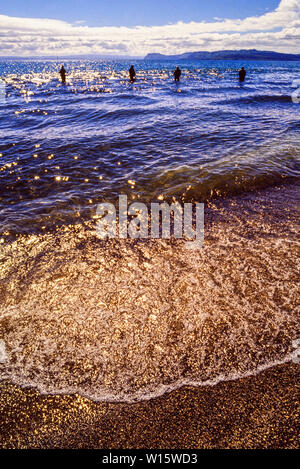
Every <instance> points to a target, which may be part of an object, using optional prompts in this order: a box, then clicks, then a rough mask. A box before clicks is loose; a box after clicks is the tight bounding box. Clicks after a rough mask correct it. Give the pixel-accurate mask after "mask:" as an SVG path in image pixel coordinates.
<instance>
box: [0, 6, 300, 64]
mask: <svg viewBox="0 0 300 469" xmlns="http://www.w3.org/2000/svg"><path fill="white" fill-rule="evenodd" d="M254 48H255V49H263V50H274V51H278V52H287V53H300V0H281V1H280V3H279V5H278V7H277V8H276V10H275V11H272V12H269V13H266V14H264V15H262V16H257V17H256V16H255V17H249V18H246V19H243V20H241V19H235V20H231V19H223V20H219V19H216V20H214V22H190V23H183V22H178V23H176V24H171V25H165V26H136V27H134V28H128V27H89V26H85V25H84V23H83V22H81V21H77V22H76V23H75V24H74V25H72V24H70V23H67V22H65V21H60V20H54V19H39V18H16V17H9V16H5V15H0V56H25V57H26V56H45V55H50V56H63V55H82V54H83V55H85V54H101V55H133V56H144V55H146V54H147V53H149V52H159V53H162V54H179V53H183V52H192V51H196V50H197V51H201V50H207V51H214V50H220V49H254Z"/></svg>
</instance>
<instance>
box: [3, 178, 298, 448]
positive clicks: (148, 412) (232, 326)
mask: <svg viewBox="0 0 300 469" xmlns="http://www.w3.org/2000/svg"><path fill="white" fill-rule="evenodd" d="M298 187H299V186H298V185H293V186H287V187H284V188H283V187H277V188H274V189H271V190H266V191H259V192H257V193H256V194H248V195H246V196H244V197H243V199H242V200H241V199H239V198H238V197H236V198H231V199H229V200H221V201H220V202H219V203H218V204H216V205H215V204H213V203H211V204H210V206H209V210H208V211H207V216H206V236H205V243H206V245H205V247H204V249H202V250H201V251H198V252H194V253H193V256H191V255H190V254H189V252H188V251H187V250H186V249H185V248H184V246H183V244H182V243H183V242H182V241H180V242H178V243H173V242H171V241H170V242H162V241H157V242H156V241H149V242H146V243H135V242H133V241H131V240H125V241H124V242H122V243H120V242H114V241H112V242H110V243H108V244H106V243H105V242H99V241H98V240H96V239H95V237H94V235H93V233H92V232H90V231H86V230H84V229H82V228H77V231H76V229H75V228H72V229H69V230H68V229H67V228H66V230H65V231H64V230H61V231H60V232H58V236H55V237H54V236H51V235H49V234H45V235H44V236H42V237H37V236H32V237H30V238H26V239H22V238H21V239H19V240H17V241H16V242H15V243H12V245H4V246H3V252H2V253H1V255H2V261H4V264H3V277H2V279H1V284H0V298H1V301H2V303H3V310H2V313H3V317H2V319H1V321H0V334H1V336H3V337H4V338H5V347H6V354H7V360H8V361H7V364H6V363H5V364H4V363H2V364H0V371H1V369H2V368H3V371H1V374H0V376H1V379H2V381H1V382H0V447H1V448H3V449H4V448H16V449H17V448H24V449H25V448H27V449H32V448H42V449H43V448H49V449H50V448H73V449H75V448H79V449H80V448H95V449H96V448H99V449H101V448H103V449H104V448H105V449H131V448H133V449H142V448H143V449H173V448H177V449H178V448H186V449H205V448H216V449H222V448H243V449H247V448H297V444H298V443H297V440H296V432H295V430H294V429H295V428H296V425H297V413H298V409H299V408H298V403H297V391H299V390H298V383H297V378H298V369H299V367H298V365H297V364H295V363H287V364H282V365H278V366H274V367H272V368H269V369H267V370H265V371H262V372H260V373H259V374H256V375H252V376H249V377H245V378H240V379H238V380H234V381H223V382H220V383H219V384H216V385H215V386H213V387H211V386H201V387H190V386H185V387H182V388H180V389H177V390H174V391H172V392H170V393H168V394H164V395H162V396H161V397H157V398H154V399H152V400H148V401H139V402H137V403H133V404H126V403H108V402H106V403H105V402H102V403H101V402H98V403H96V402H95V401H92V400H89V399H87V398H84V397H80V395H79V394H76V393H82V394H83V393H84V391H85V390H88V391H89V392H90V393H91V394H90V395H91V396H92V397H93V396H94V397H95V398H96V397H97V396H99V395H100V396H102V397H103V396H105V395H107V394H105V393H107V392H110V393H112V395H113V396H114V397H116V398H117V399H119V400H121V399H122V397H123V398H124V397H126V396H132V395H134V393H135V392H138V391H141V392H144V391H145V390H146V391H147V389H149V390H150V391H151V389H157V385H158V384H160V383H165V384H168V383H170V382H174V377H175V380H176V379H178V378H180V379H182V378H186V379H188V378H189V377H195V376H196V377H199V378H203V379H204V378H205V377H206V376H208V377H211V378H214V377H216V376H218V373H219V375H220V374H221V373H222V374H223V375H225V376H226V375H227V376H231V374H232V373H236V372H237V371H246V372H247V371H249V370H251V369H258V368H259V366H260V365H263V364H264V363H266V362H268V361H272V359H274V360H280V359H282V358H283V357H286V356H287V354H289V353H291V352H292V350H291V348H292V342H293V340H295V339H297V338H298V336H299V333H298V322H297V317H296V303H295V301H296V270H297V263H296V260H297V257H296V246H297V245H296V243H297V219H298V218H297V213H298V206H297V199H298V192H299V191H298ZM0 260H1V256H0ZM141 286H142V288H143V289H144V290H143V291H144V298H142V300H141ZM125 293H126V295H127V296H124V294H125ZM155 295H158V296H157V297H155ZM139 300H141V302H140V303H139V302H138V301H139ZM146 300H147V301H146ZM194 301H197V302H196V303H195V304H194V303H193V302H194ZM169 304H170V305H172V308H166V306H168V305H169ZM153 308H156V309H155V311H154V309H153ZM150 313H151V314H150ZM105 328H106V329H105ZM146 340H147V341H148V342H147V344H146V345H147V348H146V347H145V341H146ZM49 344H50V345H52V344H53V348H52V349H51V347H49ZM101 347H102V348H101ZM100 352H102V354H101V353H100ZM103 364H104V365H105V366H103ZM99 370H100V371H99ZM100 372H102V375H101V374H100ZM9 373H11V375H10V374H9ZM10 376H12V378H13V380H14V379H16V380H15V382H19V383H20V384H22V385H23V384H24V385H32V386H35V389H36V388H37V387H38V386H39V385H40V388H41V389H42V390H44V394H43V395H41V394H39V392H38V391H37V390H34V389H33V387H31V388H27V389H25V388H21V387H18V386H17V385H13V384H11V379H10ZM17 380H18V381H17ZM69 389H70V391H69ZM63 390H65V393H64V394H65V395H58V394H55V393H58V392H59V391H63ZM102 392H103V394H101V393H102Z"/></svg>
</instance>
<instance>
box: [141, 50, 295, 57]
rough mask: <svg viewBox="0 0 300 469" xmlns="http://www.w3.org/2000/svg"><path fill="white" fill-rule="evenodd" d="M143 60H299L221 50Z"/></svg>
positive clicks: (159, 55) (279, 55) (252, 51)
mask: <svg viewBox="0 0 300 469" xmlns="http://www.w3.org/2000/svg"><path fill="white" fill-rule="evenodd" d="M145 60H300V54H283V53H281V52H271V51H262V50H256V49H250V50H243V49H242V50H221V51H215V52H185V53H184V54H178V55H164V54H156V53H153V54H147V55H146V57H145Z"/></svg>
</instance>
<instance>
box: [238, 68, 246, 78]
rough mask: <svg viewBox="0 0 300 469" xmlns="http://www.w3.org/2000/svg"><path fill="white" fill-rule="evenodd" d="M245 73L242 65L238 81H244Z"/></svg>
mask: <svg viewBox="0 0 300 469" xmlns="http://www.w3.org/2000/svg"><path fill="white" fill-rule="evenodd" d="M246 74H247V72H246V70H245V69H244V67H242V68H241V70H240V71H239V77H240V81H245V78H246Z"/></svg>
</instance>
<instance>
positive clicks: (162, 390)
mask: <svg viewBox="0 0 300 469" xmlns="http://www.w3.org/2000/svg"><path fill="white" fill-rule="evenodd" d="M294 359H295V354H294V353H292V354H289V355H287V356H286V357H285V358H284V359H282V360H277V361H274V362H272V363H268V364H265V365H261V366H259V367H258V368H257V369H256V370H252V371H248V372H246V373H242V374H235V375H231V376H227V377H226V376H222V375H220V376H219V377H217V378H215V379H212V380H207V381H193V380H191V381H189V380H182V381H177V382H176V383H174V384H171V385H162V386H159V388H158V389H157V390H156V391H154V392H150V393H146V394H142V393H136V394H133V395H132V396H131V397H126V398H125V397H124V396H117V395H116V396H113V395H111V394H107V395H103V396H101V397H96V396H95V395H93V394H89V393H83V392H77V391H75V390H74V389H72V388H65V389H62V390H57V391H50V392H49V390H45V389H43V387H40V386H38V385H37V384H32V385H31V384H25V385H24V383H22V382H20V380H18V379H16V380H15V379H14V378H9V380H10V381H11V382H12V383H13V384H15V385H17V386H20V387H22V388H23V389H28V388H30V389H37V390H38V391H39V393H40V394H41V395H49V396H53V395H54V396H56V395H59V396H61V395H64V396H67V395H75V394H76V395H78V396H81V397H83V398H86V399H89V400H90V401H93V402H105V403H122V404H134V403H138V402H142V401H149V400H152V399H157V398H159V397H162V396H163V395H164V394H169V393H171V392H174V391H177V390H178V389H181V388H182V387H194V388H197V387H198V388H199V387H213V386H216V385H218V384H220V383H223V382H229V381H238V380H240V379H245V378H249V377H251V376H257V375H258V374H260V373H261V372H263V371H266V370H268V369H270V368H274V367H276V366H279V365H283V364H285V363H288V362H291V361H294V362H295V360H294ZM295 363H296V362H295Z"/></svg>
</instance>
